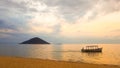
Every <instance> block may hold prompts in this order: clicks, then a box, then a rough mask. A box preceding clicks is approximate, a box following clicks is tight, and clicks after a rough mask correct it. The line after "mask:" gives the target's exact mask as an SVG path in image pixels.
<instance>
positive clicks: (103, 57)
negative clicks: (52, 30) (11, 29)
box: [0, 44, 120, 65]
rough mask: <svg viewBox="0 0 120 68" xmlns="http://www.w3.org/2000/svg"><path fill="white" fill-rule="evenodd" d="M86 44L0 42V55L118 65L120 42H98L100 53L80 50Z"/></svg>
mask: <svg viewBox="0 0 120 68" xmlns="http://www.w3.org/2000/svg"><path fill="white" fill-rule="evenodd" d="M86 45H87V44H50V45H34V44H33V45H26V44H25V45H20V44H11V45H10V44H9V45H5V44H4V45H2V44H0V56H17V57H30V58H41V59H51V60H54V59H55V60H64V61H73V62H74V61H75V62H76V61H79V62H87V63H88V62H89V63H97V64H116V65H120V49H119V48H120V44H100V47H103V48H104V50H103V52H102V53H83V52H81V48H82V47H84V46H86Z"/></svg>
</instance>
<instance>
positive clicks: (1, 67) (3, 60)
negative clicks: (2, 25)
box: [0, 57, 120, 68]
mask: <svg viewBox="0 0 120 68" xmlns="http://www.w3.org/2000/svg"><path fill="white" fill-rule="evenodd" d="M0 68H120V67H119V66H113V65H98V64H88V63H80V62H66V61H54V60H43V59H33V58H17V57H0Z"/></svg>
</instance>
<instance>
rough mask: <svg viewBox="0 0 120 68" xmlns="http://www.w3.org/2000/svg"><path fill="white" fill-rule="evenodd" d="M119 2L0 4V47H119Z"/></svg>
mask: <svg viewBox="0 0 120 68" xmlns="http://www.w3.org/2000/svg"><path fill="white" fill-rule="evenodd" d="M119 6H120V0H0V43H20V42H22V41H25V40H28V39H30V38H33V37H39V38H42V39H44V40H46V41H48V42H51V43H120V7H119Z"/></svg>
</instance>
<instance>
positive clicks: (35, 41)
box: [20, 37, 50, 44]
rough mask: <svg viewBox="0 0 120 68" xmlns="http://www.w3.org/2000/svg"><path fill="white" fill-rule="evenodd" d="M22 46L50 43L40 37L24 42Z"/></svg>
mask: <svg viewBox="0 0 120 68" xmlns="http://www.w3.org/2000/svg"><path fill="white" fill-rule="evenodd" d="M20 44H50V43H49V42H47V41H44V40H42V39H40V38H38V37H34V38H32V39H29V40H27V41H24V42H22V43H20Z"/></svg>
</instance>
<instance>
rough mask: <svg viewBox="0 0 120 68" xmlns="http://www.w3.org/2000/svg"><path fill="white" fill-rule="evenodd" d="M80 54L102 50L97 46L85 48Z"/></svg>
mask: <svg viewBox="0 0 120 68" xmlns="http://www.w3.org/2000/svg"><path fill="white" fill-rule="evenodd" d="M81 51H82V52H102V48H99V47H98V46H97V45H91V46H86V47H85V48H82V49H81Z"/></svg>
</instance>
